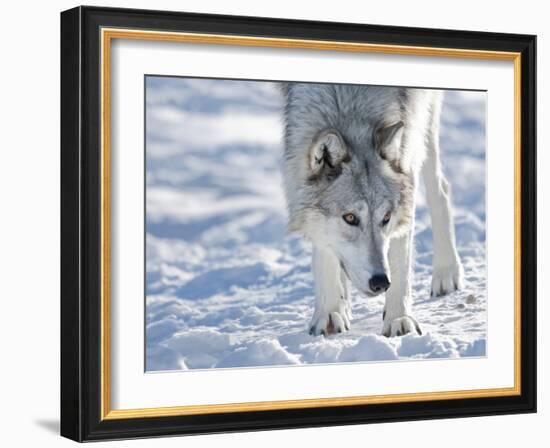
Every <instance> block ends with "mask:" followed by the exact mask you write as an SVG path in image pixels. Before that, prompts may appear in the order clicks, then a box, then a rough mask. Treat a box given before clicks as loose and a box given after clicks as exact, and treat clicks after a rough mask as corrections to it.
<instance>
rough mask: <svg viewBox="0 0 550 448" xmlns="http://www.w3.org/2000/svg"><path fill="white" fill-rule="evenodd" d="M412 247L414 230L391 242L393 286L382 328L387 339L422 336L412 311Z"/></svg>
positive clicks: (387, 295) (390, 261)
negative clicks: (409, 335) (411, 335)
mask: <svg viewBox="0 0 550 448" xmlns="http://www.w3.org/2000/svg"><path fill="white" fill-rule="evenodd" d="M413 227H414V226H413ZM411 246H412V230H411V231H409V232H407V233H406V234H405V235H403V236H401V237H399V238H395V239H393V240H391V242H390V249H389V252H388V261H389V264H390V273H391V286H390V288H389V289H388V290H387V291H386V304H385V306H384V314H383V320H384V323H383V326H382V334H383V335H384V336H387V337H390V336H402V335H404V334H407V333H412V332H414V331H416V332H417V333H418V334H422V331H421V330H420V326H419V325H418V322H417V321H416V319H415V318H414V317H413V316H412V314H411V310H410V300H411V257H412V250H411Z"/></svg>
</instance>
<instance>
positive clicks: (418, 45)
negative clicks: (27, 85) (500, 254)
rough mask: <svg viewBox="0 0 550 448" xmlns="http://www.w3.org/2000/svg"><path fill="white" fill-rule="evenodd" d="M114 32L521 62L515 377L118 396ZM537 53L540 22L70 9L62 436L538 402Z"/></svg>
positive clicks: (66, 24)
mask: <svg viewBox="0 0 550 448" xmlns="http://www.w3.org/2000/svg"><path fill="white" fill-rule="evenodd" d="M116 40H132V41H140V42H171V43H172V44H174V45H176V44H177V43H178V42H186V43H188V44H189V43H195V44H197V45H201V46H224V45H225V46H227V45H232V46H237V47H239V48H242V49H243V50H246V49H250V48H251V49H254V50H255V51H256V52H261V50H262V49H267V48H280V49H286V50H288V51H297V50H302V51H321V52H322V51H325V52H332V53H338V52H345V53H347V54H352V55H353V54H358V55H361V54H376V55H402V56H406V57H409V58H420V57H424V58H444V59H445V58H446V59H459V60H468V61H470V60H474V61H480V60H481V61H507V62H509V63H511V64H512V65H513V83H511V84H510V86H509V87H510V91H509V95H511V96H513V104H514V120H513V122H514V132H513V135H514V142H513V148H514V154H513V158H514V161H513V164H514V165H513V166H514V178H513V179H508V180H507V182H510V183H511V184H513V190H514V198H513V199H512V198H503V201H507V202H508V203H509V204H513V210H514V215H513V217H512V216H510V220H513V221H514V222H513V235H514V238H513V239H514V242H513V254H514V255H513V258H514V259H513V260H512V259H510V260H507V261H508V262H509V263H512V264H513V265H514V268H513V276H514V288H513V289H514V290H513V291H512V292H511V293H510V300H512V301H513V307H514V308H513V329H514V330H513V331H514V334H513V335H510V340H512V341H513V348H511V349H512V350H513V359H514V362H513V386H511V387H496V388H481V389H473V390H458V391H439V392H405V393H400V394H387V395H386V394H380V395H355V396H337V397H323V396H319V397H314V398H310V399H296V400H288V399H286V400H270V401H250V400H249V401H243V402H230V403H219V404H216V403H214V404H205V405H187V404H186V403H181V405H177V406H174V405H172V406H165V407H164V406H163V407H145V408H131V409H113V408H112V406H111V394H112V393H113V384H111V383H112V376H111V373H112V372H111V360H112V357H113V356H115V355H116V354H115V353H114V351H113V350H112V345H111V330H112V326H111V321H110V317H111V316H112V310H113V303H112V302H111V300H110V299H111V295H110V291H111V287H112V285H113V284H114V283H115V282H116V281H117V278H116V277H115V276H114V274H113V273H112V272H111V265H110V263H111V246H112V245H113V244H115V243H116V238H117V237H118V235H117V234H113V233H112V232H111V228H110V222H111V214H112V210H113V207H114V206H116V204H114V201H112V200H111V196H110V193H111V190H110V188H111V182H112V180H113V175H114V173H113V172H112V171H111V168H112V166H111V155H112V153H111V148H112V138H113V137H112V136H113V134H114V132H113V129H112V128H111V114H112V110H111V98H112V95H113V92H112V91H111V84H110V82H109V81H110V76H111V73H112V70H113V65H114V64H113V60H112V59H111V57H112V53H111V48H112V46H111V44H112V43H113V42H114V41H116ZM535 58H536V37H535V36H531V35H518V34H503V33H488V32H473V31H458V30H438V29H421V28H404V27H393V26H381V25H363V24H349V23H332V22H313V21H296V20H283V19H271V18H256V17H238V16H221V15H206V14H192V13H182V12H167V11H145V10H131V9H113V8H99V7H83V6H81V7H77V8H74V9H71V10H68V11H64V12H62V13H61V435H62V436H64V437H67V438H70V439H72V440H76V441H79V442H82V441H92V440H105V439H122V438H143V437H156V436H167V435H187V434H199V433H215V432H233V431H248V430H268V429H282V428H300V427H315V426H330V425H342V424H365V423H375V422H391V421H403V420H419V419H435V418H454V417H468V416H481V415H499V414H510V413H530V412H536V386H537V380H536V297H537V287H536V284H537V273H536V270H537V250H536V249H537V237H536V143H535V142H536V60H535ZM248 77H249V76H248V74H247V73H242V78H244V79H246V78H248ZM119 169H120V167H119ZM124 169H130V168H124ZM501 243H503V242H501ZM506 243H510V241H507V242H506ZM510 244H511V243H510ZM489 294H490V293H489ZM139 300H141V299H139ZM118 348H119V349H121V350H124V347H122V348H120V347H118ZM117 384H119V382H118V381H117ZM115 387H116V385H115Z"/></svg>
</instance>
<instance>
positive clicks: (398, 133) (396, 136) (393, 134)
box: [373, 121, 403, 160]
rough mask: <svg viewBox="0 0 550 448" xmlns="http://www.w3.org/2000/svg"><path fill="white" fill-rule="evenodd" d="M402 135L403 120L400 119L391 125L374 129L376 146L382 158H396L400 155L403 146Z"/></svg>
mask: <svg viewBox="0 0 550 448" xmlns="http://www.w3.org/2000/svg"><path fill="white" fill-rule="evenodd" d="M402 137H403V122H402V121H398V122H397V123H395V124H392V125H390V126H380V127H379V128H378V129H376V130H375V131H374V135H373V140H374V142H373V143H374V147H375V149H376V150H377V151H378V153H379V154H380V156H381V157H382V158H384V159H389V160H395V159H396V158H398V156H399V148H401V138H402Z"/></svg>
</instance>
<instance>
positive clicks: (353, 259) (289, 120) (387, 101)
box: [283, 84, 416, 296]
mask: <svg viewBox="0 0 550 448" xmlns="http://www.w3.org/2000/svg"><path fill="white" fill-rule="evenodd" d="M283 91H284V93H285V95H286V99H287V101H286V109H285V120H286V128H285V158H284V170H283V171H284V178H285V179H284V184H285V191H286V198H287V205H288V211H289V230H290V231H293V232H298V233H300V234H302V235H304V236H306V237H307V238H309V239H310V240H312V241H313V243H314V244H315V245H317V246H320V247H324V248H325V249H330V250H331V251H332V252H333V253H334V254H335V255H336V257H337V258H338V259H339V260H340V264H341V266H342V268H343V270H344V271H345V272H346V274H347V276H348V277H349V278H350V280H351V281H352V283H353V284H354V286H355V287H356V288H357V289H358V290H359V291H360V292H361V293H363V294H364V295H367V296H373V295H377V294H380V293H382V292H384V291H386V290H387V289H388V287H389V286H390V281H391V279H390V273H389V267H388V249H389V242H390V239H391V238H393V237H396V236H399V235H402V234H404V232H406V231H407V230H408V229H409V228H410V226H411V225H412V221H413V213H414V197H413V196H414V191H415V189H414V185H415V182H416V175H415V172H416V170H415V169H414V167H413V166H412V162H411V161H410V160H408V157H407V154H406V153H405V151H404V149H403V148H404V146H405V139H406V138H407V123H406V116H405V112H404V111H405V110H406V107H404V103H405V102H406V101H407V94H408V93H407V91H406V90H405V89H393V88H379V87H371V86H343V85H329V84H326V85H325V84H323V85H321V84H287V85H285V87H284V89H283Z"/></svg>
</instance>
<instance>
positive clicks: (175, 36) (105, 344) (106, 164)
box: [100, 28, 521, 420]
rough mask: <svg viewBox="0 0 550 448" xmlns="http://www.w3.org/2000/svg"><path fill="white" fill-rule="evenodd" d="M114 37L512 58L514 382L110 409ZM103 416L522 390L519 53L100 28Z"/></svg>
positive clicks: (499, 394) (517, 392) (446, 397)
mask: <svg viewBox="0 0 550 448" xmlns="http://www.w3.org/2000/svg"><path fill="white" fill-rule="evenodd" d="M113 39H130V40H148V41H168V42H185V43H201V44H213V45H240V46H254V47H276V48H297V49H311V50H328V51H346V52H367V53H383V54H399V55H412V56H436V57H455V58H467V59H487V60H505V61H513V63H514V386H513V387H507V388H494V389H474V390H460V391H442V392H418V393H405V394H391V395H369V396H354V397H336V398H314V399H302V400H280V401H262V402H246V403H228V404H209V405H188V406H170V407H156V408H140V409H111V406H110V404H111V387H110V379H111V366H110V359H111V346H110V334H111V332H110V330H111V328H110V242H111V240H110V176H111V171H110V154H111V141H110V131H111V115H110V106H111V103H110V98H111V92H110V62H111V59H110V54H111V53H110V50H111V41H112V40H113ZM100 59H101V92H102V93H101V340H100V344H101V397H100V400H101V406H100V410H101V419H102V420H113V419H127V418H142V417H166V416H179V415H198V414H211V413H222V412H244V411H262V410H283V409H305V408H315V407H329V406H349V405H364V404H381V403H404V402H412V401H430V400H449V399H465V398H481V397H502V396H511V395H520V394H521V365H520V363H521V339H520V338H521V320H520V313H521V264H520V260H521V133H520V132H521V54H520V53H515V52H500V51H484V50H465V49H458V48H456V49H455V48H437V47H417V46H403V45H385V44H369V43H354V42H333V41H323V40H304V39H279V38H263V37H249V36H230V35H215V34H196V33H177V32H160V31H144V30H136V29H118V28H102V29H101V58H100Z"/></svg>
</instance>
